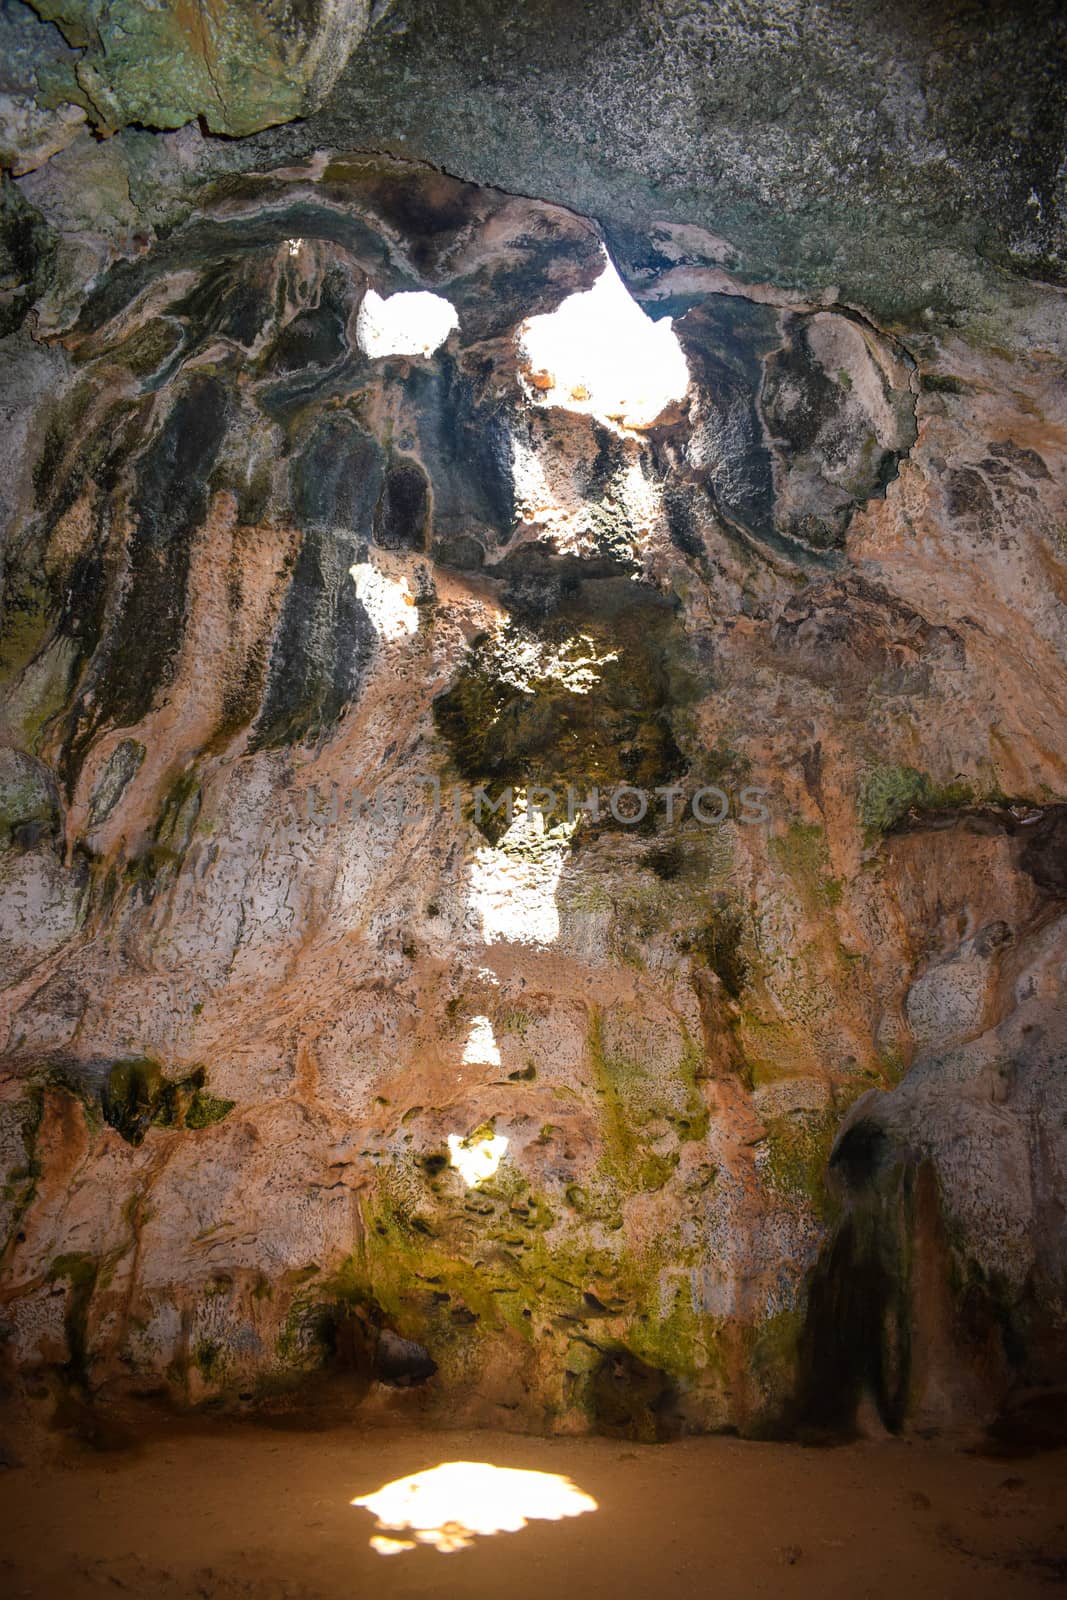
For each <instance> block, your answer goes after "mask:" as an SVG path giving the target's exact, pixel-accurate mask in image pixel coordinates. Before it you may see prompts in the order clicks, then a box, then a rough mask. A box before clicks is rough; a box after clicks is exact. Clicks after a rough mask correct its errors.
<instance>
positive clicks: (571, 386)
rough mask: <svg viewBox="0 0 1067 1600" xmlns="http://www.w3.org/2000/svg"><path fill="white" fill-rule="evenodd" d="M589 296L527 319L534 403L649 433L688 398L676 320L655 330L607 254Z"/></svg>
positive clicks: (524, 329)
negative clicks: (659, 419)
mask: <svg viewBox="0 0 1067 1600" xmlns="http://www.w3.org/2000/svg"><path fill="white" fill-rule="evenodd" d="M604 263H605V265H604V271H603V272H602V273H601V275H600V277H599V278H598V279H597V280H596V282H595V283H594V285H593V287H592V288H591V289H587V290H585V291H583V292H581V293H578V294H572V295H570V296H569V298H568V299H566V300H564V301H563V303H562V304H561V305H559V306H557V308H556V310H555V311H550V312H547V313H546V314H545V315H544V316H539V317H529V318H528V319H527V320H526V321H525V322H524V323H523V324H522V326H521V327H520V329H519V351H520V356H521V358H522V360H523V363H524V365H525V367H526V381H527V385H528V389H529V392H530V393H531V396H532V397H533V398H535V399H537V400H538V401H539V402H540V403H541V404H544V405H554V406H564V407H566V409H567V410H569V411H584V412H588V413H590V414H591V415H593V416H598V417H601V418H602V419H604V420H607V421H613V422H618V423H620V424H621V425H622V426H623V427H626V428H649V427H651V426H652V424H653V423H654V422H655V421H656V419H657V417H659V416H660V415H661V414H662V413H663V412H664V411H665V410H666V408H667V407H668V406H669V405H670V404H671V403H672V402H673V401H677V400H682V399H684V397H685V393H686V390H687V389H688V387H689V367H688V365H687V363H686V359H685V355H684V352H683V350H682V347H681V345H680V344H679V343H678V336H677V334H676V333H675V332H674V329H673V326H672V321H671V318H670V317H664V318H662V320H661V321H659V322H653V321H652V319H651V318H650V317H648V316H646V315H645V313H644V312H643V311H642V310H641V307H640V306H639V305H638V304H637V302H636V301H635V300H634V299H633V297H632V296H631V295H630V293H629V291H628V290H627V288H626V286H625V284H624V283H623V282H622V279H621V278H620V277H619V275H618V273H617V272H616V270H615V267H614V266H613V264H612V262H611V260H610V258H609V257H608V255H607V253H606V252H605V255H604Z"/></svg>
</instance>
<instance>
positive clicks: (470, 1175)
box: [448, 1132, 508, 1189]
mask: <svg viewBox="0 0 1067 1600" xmlns="http://www.w3.org/2000/svg"><path fill="white" fill-rule="evenodd" d="M507 1147H508V1141H507V1139H506V1138H505V1136H504V1135H503V1134H502V1133H492V1132H479V1133H472V1134H470V1135H469V1136H468V1137H467V1138H464V1136H463V1135H462V1134H461V1133H450V1134H449V1136H448V1157H449V1161H450V1162H451V1164H452V1166H454V1167H455V1169H456V1171H457V1172H458V1173H459V1175H460V1177H461V1178H462V1179H463V1182H464V1183H465V1184H466V1185H467V1188H468V1189H477V1187H478V1185H479V1184H480V1183H484V1182H485V1180H486V1179H487V1178H491V1177H492V1176H493V1174H494V1173H495V1172H496V1169H497V1167H499V1165H500V1163H501V1162H502V1161H503V1159H504V1153H505V1151H506V1150H507Z"/></svg>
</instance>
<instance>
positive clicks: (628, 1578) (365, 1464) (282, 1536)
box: [0, 1420, 1067, 1600]
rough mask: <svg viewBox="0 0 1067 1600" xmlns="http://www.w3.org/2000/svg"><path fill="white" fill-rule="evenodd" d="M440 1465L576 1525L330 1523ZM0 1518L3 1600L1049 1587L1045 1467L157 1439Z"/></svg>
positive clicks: (680, 1445) (743, 1452)
mask: <svg viewBox="0 0 1067 1600" xmlns="http://www.w3.org/2000/svg"><path fill="white" fill-rule="evenodd" d="M449 1462H481V1463H489V1464H491V1465H492V1466H494V1467H496V1468H503V1469H511V1470H513V1471H514V1470H519V1471H522V1472H524V1473H534V1474H551V1475H562V1476H563V1477H565V1478H566V1479H569V1480H570V1482H571V1483H572V1484H573V1485H574V1486H575V1488H576V1489H577V1490H580V1491H581V1494H582V1496H585V1497H591V1499H593V1500H595V1502H596V1510H595V1511H593V1510H591V1509H588V1508H587V1509H585V1510H584V1512H583V1513H582V1514H580V1515H569V1516H567V1517H566V1518H564V1519H561V1520H556V1521H551V1520H542V1519H539V1518H537V1516H536V1505H537V1504H541V1501H540V1500H539V1499H536V1496H537V1492H538V1486H539V1485H543V1484H545V1483H548V1484H550V1485H551V1488H550V1489H549V1500H550V1501H551V1502H552V1504H551V1505H550V1507H549V1509H558V1505H559V1503H562V1504H565V1505H567V1506H568V1507H569V1508H570V1509H571V1511H573V1509H574V1507H575V1506H576V1505H586V1506H588V1502H587V1500H583V1499H581V1498H579V1497H577V1496H575V1495H574V1494H573V1493H572V1492H571V1491H570V1490H569V1489H568V1488H567V1486H566V1485H564V1486H563V1487H562V1488H561V1487H560V1486H559V1485H558V1484H556V1483H554V1481H553V1479H547V1480H546V1479H540V1478H526V1477H524V1478H521V1479H518V1478H512V1477H508V1476H504V1475H500V1474H492V1473H490V1474H488V1475H487V1474H485V1473H482V1474H480V1475H479V1474H476V1475H474V1478H473V1479H471V1477H470V1474H467V1476H466V1477H465V1478H464V1477H463V1475H462V1474H461V1475H460V1479H461V1482H460V1488H459V1491H458V1493H459V1499H458V1500H457V1499H456V1496H455V1495H453V1497H452V1500H451V1501H449V1502H447V1504H448V1507H449V1510H448V1511H447V1512H446V1513H444V1515H445V1516H446V1517H447V1519H448V1520H447V1525H446V1526H444V1528H441V1527H437V1528H436V1529H434V1530H433V1531H431V1532H430V1533H429V1534H427V1535H425V1536H424V1537H425V1538H428V1539H429V1540H430V1541H431V1542H430V1543H421V1544H420V1543H418V1542H417V1541H416V1540H415V1539H414V1538H413V1535H412V1532H411V1529H410V1528H409V1529H407V1530H404V1529H403V1528H397V1527H396V1526H393V1527H390V1528H382V1527H380V1526H379V1524H378V1523H377V1521H376V1519H375V1517H374V1516H373V1514H372V1513H371V1512H370V1511H368V1510H366V1509H362V1508H358V1507H353V1506H352V1505H351V1503H350V1502H351V1501H352V1500H353V1499H354V1498H357V1497H360V1496H363V1495H367V1494H372V1493H374V1492H376V1491H378V1490H379V1489H381V1488H382V1487H383V1486H384V1485H386V1484H387V1483H389V1482H391V1481H393V1480H396V1479H399V1478H404V1477H406V1476H407V1475H408V1474H413V1473H420V1472H424V1471H426V1470H427V1469H431V1468H435V1467H438V1466H440V1465H441V1464H443V1463H449ZM434 1482H437V1483H439V1482H440V1475H439V1477H438V1478H437V1479H435V1480H434ZM464 1484H466V1485H467V1490H466V1491H465V1490H464V1488H463V1485H464ZM515 1485H518V1486H519V1488H518V1489H516V1488H515ZM531 1485H533V1486H534V1489H533V1492H534V1494H535V1500H536V1504H535V1500H530V1499H529V1498H528V1495H529V1493H530V1492H531V1491H530V1486H531ZM464 1492H466V1493H468V1501H467V1503H466V1504H464V1503H463V1500H462V1497H463V1493H464ZM420 1503H422V1504H424V1503H425V1502H424V1501H420ZM0 1505H2V1512H0V1592H2V1593H3V1594H4V1595H5V1596H7V1597H8V1600H19V1597H23V1596H29V1597H33V1600H53V1597H55V1600H60V1597H63V1600H77V1597H79V1596H83V1595H84V1596H98V1595H111V1596H115V1595H123V1594H128V1595H132V1596H138V1597H141V1596H144V1597H152V1596H160V1597H165V1600H171V1597H173V1600H178V1597H181V1600H184V1597H186V1596H189V1597H208V1600H211V1597H218V1600H228V1597H231V1596H256V1597H259V1600H342V1597H343V1600H353V1597H358V1596H361V1595H368V1596H370V1595H374V1596H382V1597H392V1596H394V1595H395V1596H398V1597H399V1596H415V1595H419V1596H422V1595H427V1596H429V1595H434V1596H455V1597H457V1600H461V1597H466V1596H478V1597H479V1600H486V1597H489V1596H494V1595H507V1596H509V1597H510V1600H526V1597H530V1600H533V1597H540V1596H542V1595H546V1594H547V1595H561V1594H567V1595H575V1596H582V1597H588V1600H597V1597H600V1596H603V1597H605V1600H606V1597H609V1596H610V1597H612V1600H620V1597H627V1596H655V1597H656V1600H668V1597H670V1596H691V1595H692V1596H695V1595H700V1596H707V1597H708V1600H713V1597H714V1600H730V1597H734V1596H737V1597H740V1596H750V1595H775V1596H778V1595H784V1596H798V1597H801V1596H803V1597H806V1596H814V1595H819V1596H821V1597H832V1596H841V1597H846V1596H847V1597H848V1600H864V1597H868V1600H882V1597H886V1600H889V1597H894V1600H895V1597H898V1596H902V1595H906V1596H908V1597H909V1600H919V1597H925V1596H938V1597H946V1600H954V1597H956V1596H959V1597H960V1600H963V1597H965V1596H966V1597H968V1600H972V1597H981V1596H989V1597H990V1600H992V1597H994V1596H995V1597H997V1600H1005V1597H1010V1596H1013V1595H1022V1594H1038V1593H1050V1592H1052V1591H1053V1590H1054V1588H1055V1586H1056V1585H1057V1584H1058V1583H1062V1582H1064V1581H1065V1579H1067V1451H1059V1452H1052V1453H1046V1454H1041V1455H1034V1456H1030V1457H1027V1458H1026V1459H1022V1460H1018V1459H1016V1460H1006V1459H991V1458H988V1457H983V1456H975V1455H970V1454H962V1453H959V1452H954V1451H950V1450H949V1449H948V1448H946V1447H944V1446H942V1445H937V1444H933V1443H922V1442H913V1443H905V1442H900V1441H887V1442H879V1443H863V1444H854V1445H849V1446H844V1447H841V1448H837V1449H824V1450H812V1449H805V1448H802V1447H800V1446H794V1445H784V1444H756V1443H749V1442H745V1441H741V1440H737V1439H732V1438H694V1439H686V1440H681V1441H679V1442H677V1443H674V1444H669V1445H661V1446H654V1445H637V1444H628V1443H624V1442H617V1441H612V1440H607V1439H535V1438H527V1437H524V1436H517V1435H514V1434H504V1433H493V1432H470V1431H463V1432H455V1431H450V1432H432V1433H430V1432H426V1431H424V1430H419V1431H415V1430H412V1429H410V1428H403V1429H397V1428H392V1427H390V1428H373V1429H370V1430H356V1429H353V1428H350V1427H345V1428H337V1429H333V1430H330V1431H325V1432H323V1431H317V1432H290V1431H278V1430H277V1429H270V1428H266V1427H257V1426H247V1425H220V1424H214V1425H211V1426H206V1425H204V1424H203V1423H197V1424H192V1423H189V1422H183V1421H180V1420H178V1421H175V1422H173V1423H170V1424H167V1425H162V1426H161V1427H160V1428H159V1429H158V1431H157V1432H156V1433H155V1435H154V1436H153V1437H151V1438H150V1439H149V1440H147V1441H146V1442H145V1443H144V1444H142V1445H141V1446H139V1447H138V1448H137V1449H136V1450H134V1451H122V1452H118V1453H107V1454H99V1453H93V1452H89V1451H87V1450H86V1449H85V1448H84V1447H80V1446H77V1445H74V1444H73V1443H71V1444H70V1445H69V1446H67V1445H64V1446H63V1447H62V1450H61V1452H60V1455H59V1457H58V1458H56V1456H55V1455H54V1454H53V1456H52V1459H51V1460H50V1462H49V1464H48V1465H47V1466H45V1465H43V1464H38V1463H36V1462H35V1461H33V1460H32V1459H31V1460H28V1461H27V1462H26V1464H24V1465H22V1466H15V1467H11V1468H9V1469H8V1470H5V1471H3V1472H2V1473H0ZM501 1507H503V1510H502V1511H501V1510H500V1508H501ZM524 1512H526V1513H528V1520H527V1522H526V1525H525V1526H524V1527H519V1528H518V1529H517V1531H511V1532H503V1531H502V1532H499V1533H496V1534H495V1535H494V1534H490V1533H487V1532H483V1533H480V1534H476V1535H470V1534H467V1533H464V1531H463V1526H464V1518H465V1517H466V1519H467V1523H468V1525H469V1523H470V1522H474V1523H475V1524H478V1523H482V1524H488V1525H492V1524H494V1523H497V1522H507V1521H509V1520H510V1521H516V1520H521V1517H522V1514H523V1513H524ZM423 1520H425V1518H424V1519H423ZM383 1538H385V1539H388V1540H392V1541H395V1543H396V1544H401V1545H403V1544H405V1543H406V1544H407V1545H409V1546H410V1548H403V1549H400V1550H395V1551H394V1553H392V1554H391V1555H389V1556H383V1555H381V1554H379V1553H378V1552H377V1551H376V1550H375V1549H374V1548H372V1545H371V1542H370V1541H371V1540H372V1539H379V1540H380V1539H383ZM456 1544H458V1545H460V1548H458V1549H456V1548H453V1549H451V1550H448V1551H447V1553H443V1552H442V1551H441V1549H439V1548H438V1546H439V1545H445V1546H449V1545H456ZM385 1548H387V1549H388V1548H389V1546H388V1545H386V1547H385Z"/></svg>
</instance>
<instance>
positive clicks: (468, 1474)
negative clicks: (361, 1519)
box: [352, 1461, 597, 1556]
mask: <svg viewBox="0 0 1067 1600" xmlns="http://www.w3.org/2000/svg"><path fill="white" fill-rule="evenodd" d="M352 1505H354V1506H360V1507H361V1508H362V1509H363V1510H365V1511H369V1512H371V1513H372V1515H373V1516H375V1517H377V1519H378V1522H377V1526H378V1528H379V1529H380V1532H379V1533H378V1534H376V1535H375V1536H374V1537H372V1539H371V1541H370V1543H371V1548H372V1549H373V1550H376V1551H377V1552H378V1554H379V1555H381V1556H393V1555H402V1554H403V1552H404V1551H406V1550H414V1549H415V1548H416V1546H417V1545H419V1544H421V1545H428V1546H429V1547H430V1548H431V1549H434V1550H438V1551H440V1553H441V1554H442V1555H451V1554H453V1552H455V1551H456V1550H466V1549H468V1548H469V1546H470V1545H471V1544H473V1542H474V1540H475V1539H476V1538H477V1537H478V1535H479V1534H481V1535H482V1536H484V1537H488V1536H490V1535H491V1534H494V1533H518V1531H519V1530H520V1528H525V1527H526V1526H527V1524H528V1523H530V1522H534V1521H539V1522H561V1521H562V1520H563V1519H564V1518H565V1517H580V1516H583V1515H584V1514H585V1513H586V1512H587V1511H596V1509H597V1503H596V1501H595V1500H594V1499H593V1497H592V1495H589V1494H585V1493H584V1491H583V1490H581V1489H579V1488H577V1487H576V1485H575V1484H573V1483H572V1482H571V1480H570V1479H569V1478H565V1477H563V1476H562V1474H561V1473H558V1472H532V1471H524V1470H521V1469H519V1468H517V1467H495V1466H493V1465H492V1463H491V1462H488V1461H445V1462H443V1463H442V1464H441V1466H439V1467H431V1468H429V1470H428V1471H426V1472H413V1473H411V1475H410V1476H409V1477H407V1478H395V1479H394V1480H393V1482H392V1483H387V1484H385V1485H383V1487H382V1488H381V1489H378V1490H376V1491H375V1493H374V1494H365V1495H360V1496H358V1497H357V1498H356V1499H355V1500H353V1501H352ZM405 1533H410V1534H412V1535H413V1537H412V1538H410V1539H405V1538H402V1537H401V1538H397V1537H396V1535H398V1534H400V1535H403V1534H405Z"/></svg>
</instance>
